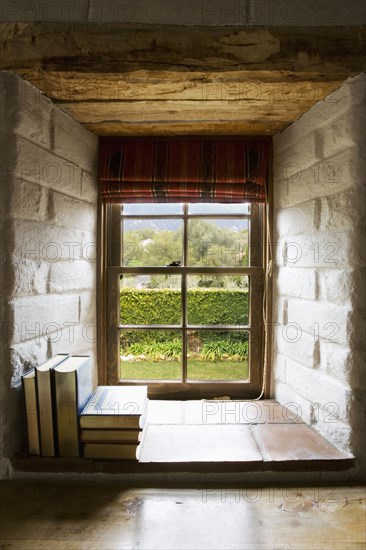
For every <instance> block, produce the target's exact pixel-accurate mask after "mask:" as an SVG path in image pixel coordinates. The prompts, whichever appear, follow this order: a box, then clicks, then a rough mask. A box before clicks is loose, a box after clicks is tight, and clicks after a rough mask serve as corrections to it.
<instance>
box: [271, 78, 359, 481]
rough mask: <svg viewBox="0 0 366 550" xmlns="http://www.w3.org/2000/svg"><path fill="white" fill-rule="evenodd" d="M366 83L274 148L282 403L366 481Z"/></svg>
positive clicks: (355, 84) (278, 394)
mask: <svg viewBox="0 0 366 550" xmlns="http://www.w3.org/2000/svg"><path fill="white" fill-rule="evenodd" d="M365 95H366V75H359V76H357V77H355V78H353V79H350V80H348V81H347V82H345V83H344V84H343V86H342V87H341V88H340V90H339V91H338V92H336V93H335V94H333V95H331V96H329V97H328V98H327V99H326V101H323V102H320V103H318V104H317V105H316V106H315V107H313V108H312V109H311V110H310V111H309V112H308V113H306V114H305V115H304V116H303V117H302V118H301V119H299V120H298V121H297V122H296V123H295V124H293V125H292V126H291V127H289V128H288V129H287V130H285V131H284V132H283V133H282V134H279V135H277V136H275V139H274V159H275V170H274V197H275V204H274V208H275V216H274V219H275V228H274V237H273V240H274V241H275V245H276V249H275V254H274V255H275V270H274V273H275V280H274V287H275V300H274V319H273V321H274V323H275V329H274V340H275V342H274V397H275V398H276V399H277V400H278V401H279V402H280V403H282V404H284V405H286V403H288V402H290V401H291V402H295V403H297V405H298V406H299V408H300V410H301V416H302V418H303V419H304V420H305V421H306V422H308V423H310V424H312V425H313V426H314V427H315V428H316V429H318V430H319V431H320V432H321V433H322V434H323V435H324V436H326V437H328V438H329V440H330V441H331V442H332V443H334V444H335V445H336V446H338V447H339V448H341V449H342V450H345V451H346V452H352V453H353V454H354V455H355V457H356V467H355V469H354V470H353V472H352V474H351V475H353V476H354V477H358V478H362V477H364V476H365V474H364V471H363V468H362V464H363V462H364V460H365V455H366V449H365V437H364V436H365V431H366V418H365V416H366V415H365V405H364V398H363V395H364V392H365V389H366V380H365V379H366V376H365V286H366V285H365V250H366V241H365V219H366V216H365V214H366V213H365V152H366V151H365V133H364V128H365V117H366V109H365Z"/></svg>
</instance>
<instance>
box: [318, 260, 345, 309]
mask: <svg viewBox="0 0 366 550" xmlns="http://www.w3.org/2000/svg"><path fill="white" fill-rule="evenodd" d="M318 281H319V300H320V301H324V302H331V303H335V304H350V303H351V298H352V290H353V286H354V283H353V269H352V268H348V269H347V268H344V269H320V270H319V271H318Z"/></svg>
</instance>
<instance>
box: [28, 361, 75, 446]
mask: <svg viewBox="0 0 366 550" xmlns="http://www.w3.org/2000/svg"><path fill="white" fill-rule="evenodd" d="M68 357H69V354H68V353H60V354H59V355H55V357H52V359H49V360H48V361H46V363H44V364H43V365H40V366H39V367H36V384H37V398H38V411H39V428H40V440H41V455H42V456H55V454H56V450H57V446H56V423H55V410H54V395H53V394H54V386H53V374H54V373H53V369H54V368H55V367H56V366H57V365H59V364H60V363H62V362H63V361H65V359H67V358H68Z"/></svg>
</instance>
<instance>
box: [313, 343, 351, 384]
mask: <svg viewBox="0 0 366 550" xmlns="http://www.w3.org/2000/svg"><path fill="white" fill-rule="evenodd" d="M320 357H321V366H320V368H321V370H323V371H324V372H326V373H327V374H328V375H329V376H332V377H334V378H337V379H338V380H340V381H341V382H344V383H347V384H348V383H350V379H351V371H352V367H353V363H352V361H353V353H352V351H351V349H350V347H345V346H342V345H341V344H339V343H337V342H327V341H324V340H321V341H320Z"/></svg>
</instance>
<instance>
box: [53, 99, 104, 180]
mask: <svg viewBox="0 0 366 550" xmlns="http://www.w3.org/2000/svg"><path fill="white" fill-rule="evenodd" d="M53 132H54V140H53V145H54V146H53V152H54V153H55V154H56V155H58V156H59V157H63V158H64V159H66V160H69V161H71V162H73V163H74V164H76V165H77V166H80V167H81V168H83V169H84V170H89V171H91V172H93V171H96V167H97V165H98V137H97V136H96V135H95V134H92V133H91V132H89V131H88V130H86V129H85V128H84V127H83V126H82V125H81V124H79V123H78V122H76V121H75V120H73V119H72V118H71V117H70V116H69V115H67V114H66V113H64V112H63V111H61V110H60V109H58V108H55V109H54V112H53Z"/></svg>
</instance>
